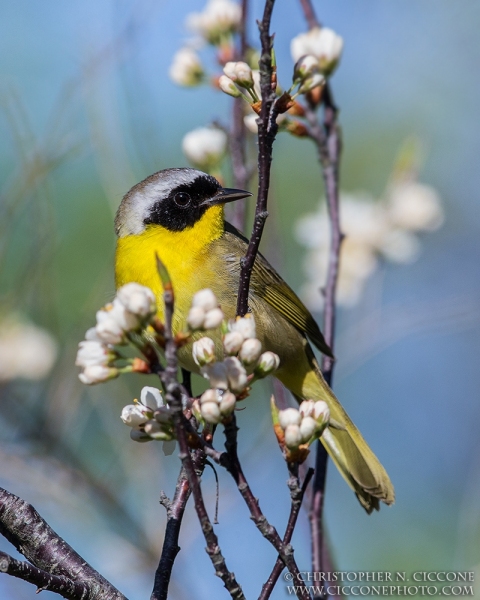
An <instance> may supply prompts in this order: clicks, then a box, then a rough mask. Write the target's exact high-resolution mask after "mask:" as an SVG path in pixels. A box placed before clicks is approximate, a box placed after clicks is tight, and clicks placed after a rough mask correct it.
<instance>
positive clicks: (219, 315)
mask: <svg viewBox="0 0 480 600" xmlns="http://www.w3.org/2000/svg"><path fill="white" fill-rule="evenodd" d="M222 321H223V312H222V310H221V309H220V308H212V310H209V311H208V312H207V313H206V314H205V321H204V322H203V327H204V328H205V329H216V328H217V327H220V325H221V324H222Z"/></svg>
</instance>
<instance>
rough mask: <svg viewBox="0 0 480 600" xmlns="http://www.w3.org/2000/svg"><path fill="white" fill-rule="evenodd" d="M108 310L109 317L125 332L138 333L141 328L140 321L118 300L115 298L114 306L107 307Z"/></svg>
mask: <svg viewBox="0 0 480 600" xmlns="http://www.w3.org/2000/svg"><path fill="white" fill-rule="evenodd" d="M107 309H108V315H109V317H110V318H111V319H114V320H115V321H116V322H117V323H118V324H119V325H120V327H121V328H122V329H123V331H136V330H137V329H139V328H140V319H139V318H138V317H137V315H134V314H133V313H131V312H130V311H129V310H128V309H127V307H126V306H125V305H124V304H123V303H122V302H121V301H120V300H119V299H118V298H115V299H114V300H113V302H112V304H109V305H108V306H107Z"/></svg>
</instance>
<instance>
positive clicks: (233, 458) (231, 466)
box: [221, 415, 310, 600]
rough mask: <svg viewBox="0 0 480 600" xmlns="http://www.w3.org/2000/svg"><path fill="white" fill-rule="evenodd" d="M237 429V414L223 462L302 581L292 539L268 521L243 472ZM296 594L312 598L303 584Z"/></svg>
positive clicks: (256, 517)
mask: <svg viewBox="0 0 480 600" xmlns="http://www.w3.org/2000/svg"><path fill="white" fill-rule="evenodd" d="M237 431H238V427H237V423H236V419H235V416H234V415H233V416H232V419H231V420H230V421H229V422H228V423H227V424H226V425H225V438H226V439H225V448H226V450H227V452H226V456H225V455H223V456H222V458H221V464H222V465H223V466H224V467H225V468H226V469H227V470H228V472H229V473H230V474H231V475H232V477H233V478H234V480H235V483H236V484H237V487H238V489H239V491H240V493H241V495H242V497H243V499H244V500H245V503H246V505H247V506H248V509H249V510H250V517H251V519H252V520H253V522H254V523H255V525H256V526H257V529H258V530H259V531H260V533H261V534H262V535H263V537H264V538H265V539H267V540H268V541H269V542H270V543H271V544H272V546H273V547H274V548H275V550H276V551H277V552H278V554H279V556H280V558H281V560H282V563H283V564H284V565H285V566H286V567H287V568H288V570H289V571H290V573H292V575H293V577H294V581H301V577H300V572H299V569H298V566H297V563H296V561H295V558H294V555H293V548H292V546H291V545H290V543H289V542H290V540H289V541H288V542H286V543H285V542H284V541H283V540H282V539H281V538H280V536H279V534H278V532H277V530H276V529H275V527H274V526H273V525H271V524H270V523H269V522H268V520H267V518H266V517H265V515H264V514H263V512H262V510H261V508H260V504H259V502H258V500H257V498H255V496H254V495H253V493H252V490H251V488H250V486H249V484H248V482H247V479H246V477H245V475H244V473H243V470H242V466H241V464H240V461H239V459H238V453H237ZM292 533H293V529H292ZM290 538H291V535H290ZM296 594H297V597H298V598H300V599H302V600H307V599H308V600H309V599H310V595H309V593H308V592H307V591H306V588H305V589H304V588H303V586H299V587H298V589H297V590H296Z"/></svg>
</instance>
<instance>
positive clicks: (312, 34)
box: [290, 27, 343, 75]
mask: <svg viewBox="0 0 480 600" xmlns="http://www.w3.org/2000/svg"><path fill="white" fill-rule="evenodd" d="M342 50H343V39H342V38H341V37H340V36H339V35H337V34H336V33H335V32H334V31H333V30H332V29H329V28H328V27H314V28H313V29H310V31H308V32H307V33H301V34H300V35H297V36H296V37H294V38H293V40H292V41H291V44H290V51H291V54H292V58H293V60H294V62H297V61H298V60H299V59H300V58H301V57H302V56H304V55H306V54H310V55H313V56H315V57H316V58H317V60H318V67H319V69H320V71H321V72H322V73H324V74H325V75H330V74H331V73H332V72H333V70H334V69H335V67H336V66H337V64H338V61H339V60H340V57H341V55H342Z"/></svg>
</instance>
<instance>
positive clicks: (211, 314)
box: [187, 288, 223, 331]
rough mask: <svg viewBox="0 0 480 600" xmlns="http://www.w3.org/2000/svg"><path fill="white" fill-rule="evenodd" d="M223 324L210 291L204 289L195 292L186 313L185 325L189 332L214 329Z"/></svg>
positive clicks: (221, 315)
mask: <svg viewBox="0 0 480 600" xmlns="http://www.w3.org/2000/svg"><path fill="white" fill-rule="evenodd" d="M222 322H223V312H222V310H221V308H220V307H219V305H218V300H217V298H216V296H215V294H214V293H213V292H212V290H210V289H208V288H206V289H204V290H200V291H199V292H197V293H196V294H195V295H194V296H193V299H192V307H191V308H190V311H189V312H188V316H187V325H188V327H189V329H190V330H191V331H201V330H205V329H216V328H217V327H220V325H221V324H222Z"/></svg>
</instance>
